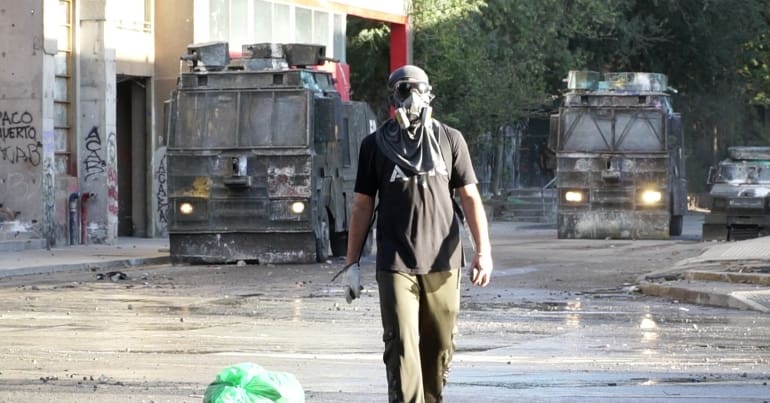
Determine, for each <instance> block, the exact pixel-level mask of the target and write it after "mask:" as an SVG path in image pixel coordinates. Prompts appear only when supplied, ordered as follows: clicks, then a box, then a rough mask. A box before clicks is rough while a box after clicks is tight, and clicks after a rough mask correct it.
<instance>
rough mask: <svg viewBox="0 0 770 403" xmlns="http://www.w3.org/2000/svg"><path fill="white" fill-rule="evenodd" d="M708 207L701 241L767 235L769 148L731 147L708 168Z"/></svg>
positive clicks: (769, 226) (769, 228) (769, 217)
mask: <svg viewBox="0 0 770 403" xmlns="http://www.w3.org/2000/svg"><path fill="white" fill-rule="evenodd" d="M707 183H708V185H709V187H710V190H709V196H710V199H711V209H710V212H709V213H707V214H706V215H705V216H704V218H703V240H704V241H713V240H723V241H724V240H727V241H738V240H742V239H749V238H756V237H760V236H766V235H770V147H730V148H728V149H727V158H726V159H724V160H722V161H720V162H719V164H718V165H717V166H716V167H711V169H709V176H708V180H707Z"/></svg>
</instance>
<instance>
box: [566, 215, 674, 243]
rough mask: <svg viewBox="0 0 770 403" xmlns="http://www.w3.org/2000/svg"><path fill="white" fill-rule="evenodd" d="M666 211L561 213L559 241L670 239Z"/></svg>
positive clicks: (668, 216)
mask: <svg viewBox="0 0 770 403" xmlns="http://www.w3.org/2000/svg"><path fill="white" fill-rule="evenodd" d="M670 221H671V216H670V215H669V213H668V212H667V211H662V210H656V211H639V210H583V211H580V210H578V211H566V212H565V211H559V213H558V215H557V234H558V237H559V239H572V238H583V239H604V238H611V239H669V237H670V235H669V225H670Z"/></svg>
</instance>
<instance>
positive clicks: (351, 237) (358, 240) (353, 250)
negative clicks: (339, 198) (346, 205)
mask: <svg viewBox="0 0 770 403" xmlns="http://www.w3.org/2000/svg"><path fill="white" fill-rule="evenodd" d="M373 211H374V197H372V196H369V195H365V194H363V193H355V196H354V197H353V210H352V211H351V212H350V227H349V228H348V253H347V256H346V257H345V264H346V265H348V264H351V263H353V262H357V261H358V259H360V258H361V257H360V256H359V254H360V253H361V246H363V244H364V241H365V240H366V234H367V232H368V231H369V222H370V220H371V219H372V212H373Z"/></svg>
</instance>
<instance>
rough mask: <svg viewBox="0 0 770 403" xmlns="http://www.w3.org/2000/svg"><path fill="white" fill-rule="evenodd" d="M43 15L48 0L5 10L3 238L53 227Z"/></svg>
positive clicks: (1, 31) (0, 102)
mask: <svg viewBox="0 0 770 403" xmlns="http://www.w3.org/2000/svg"><path fill="white" fill-rule="evenodd" d="M43 17H44V14H43V0H34V1H24V2H7V4H4V5H3V7H2V10H0V37H1V38H3V40H2V42H1V43H0V204H2V207H1V208H0V241H6V240H18V239H32V238H36V239H45V238H46V235H47V234H45V233H44V232H45V231H47V230H49V228H50V225H46V223H45V221H44V218H45V217H44V214H43V211H44V210H43V205H42V204H41V200H43V187H42V181H43V167H44V161H43V155H44V153H45V151H44V149H43V147H44V145H43V140H44V137H45V136H47V135H49V136H52V133H51V130H52V126H53V124H52V122H51V121H50V119H48V120H46V118H45V116H44V111H43V103H44V97H49V98H50V95H51V94H50V93H44V90H43V88H44V87H43V84H44V82H43V77H44V75H45V73H46V72H45V67H46V66H45V65H44V62H43V61H44V59H45V58H46V55H45V49H44V44H45V37H44V29H43V26H44V21H43ZM45 101H46V102H52V101H51V100H50V99H46V100H45ZM46 133H47V134H46ZM49 185H50V183H49Z"/></svg>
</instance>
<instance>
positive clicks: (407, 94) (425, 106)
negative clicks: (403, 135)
mask: <svg viewBox="0 0 770 403" xmlns="http://www.w3.org/2000/svg"><path fill="white" fill-rule="evenodd" d="M391 96H392V97H393V104H394V105H395V106H396V110H395V119H396V122H398V125H399V126H400V127H401V128H402V129H408V128H409V127H413V126H418V125H420V126H423V127H424V126H425V125H427V124H428V122H429V121H430V117H431V112H432V108H431V107H430V102H431V101H432V100H433V95H432V94H431V93H430V85H428V84H427V83H423V82H410V81H402V82H399V83H396V85H395V88H394V89H393V94H392V95H391Z"/></svg>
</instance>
